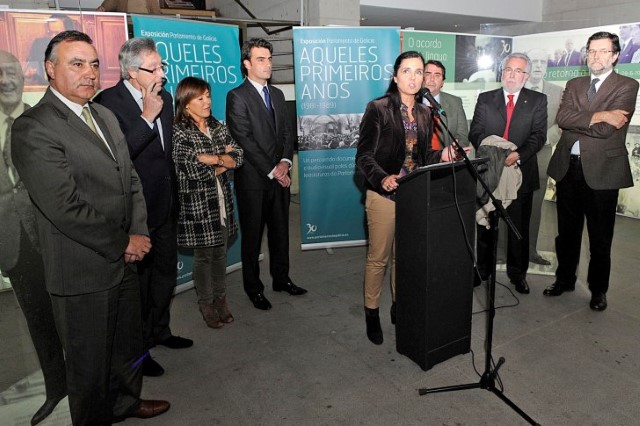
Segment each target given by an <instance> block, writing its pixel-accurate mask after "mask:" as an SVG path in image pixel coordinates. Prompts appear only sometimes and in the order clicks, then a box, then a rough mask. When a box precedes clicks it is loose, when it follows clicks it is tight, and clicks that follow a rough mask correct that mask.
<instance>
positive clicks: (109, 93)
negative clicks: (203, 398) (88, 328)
mask: <svg viewBox="0 0 640 426" xmlns="http://www.w3.org/2000/svg"><path fill="white" fill-rule="evenodd" d="M119 59H120V74H121V77H122V79H121V80H120V81H119V82H118V84H116V85H115V86H114V87H112V88H110V89H106V90H104V91H103V92H102V93H100V94H99V95H98V96H97V97H96V102H98V103H100V104H102V105H104V106H106V107H107V108H109V109H110V110H111V111H112V112H113V113H114V114H115V115H116V117H117V118H118V122H119V123H120V128H121V129H122V133H124V135H125V137H126V139H127V145H128V146H129V154H130V156H131V160H132V161H133V164H134V166H135V168H136V171H137V172H138V175H139V176H140V180H141V181H142V189H143V192H144V198H145V201H146V204H147V226H148V227H149V233H150V237H151V245H152V249H151V252H150V253H149V254H147V256H145V258H144V259H143V261H141V262H138V277H139V280H140V294H141V300H142V321H143V326H142V329H143V333H144V350H145V351H149V349H151V348H152V347H154V346H155V345H164V346H167V347H169V348H173V349H180V348H187V347H190V346H191V345H193V341H192V340H190V339H185V338H183V337H179V336H174V335H173V334H172V333H171V329H170V328H169V308H170V304H171V297H172V296H173V290H174V288H175V286H176V275H177V269H176V267H177V263H178V246H177V238H178V237H177V201H176V177H175V168H174V165H173V157H172V145H171V138H172V127H173V108H172V98H171V95H170V94H169V93H168V92H167V91H166V90H164V89H163V88H162V85H163V84H164V82H165V73H164V71H165V69H166V64H164V63H163V62H162V58H161V57H160V55H159V54H158V52H157V50H156V45H155V43H154V41H153V40H152V39H150V38H132V39H129V40H128V41H126V42H125V43H124V44H123V45H122V47H121V48H120V54H119ZM142 372H143V374H144V375H145V376H160V375H162V374H163V373H164V369H163V368H162V367H161V366H160V364H158V362H156V361H155V360H154V359H153V358H151V356H150V355H149V354H148V353H145V358H144V361H143V364H142Z"/></svg>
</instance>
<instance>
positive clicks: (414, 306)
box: [396, 163, 476, 370]
mask: <svg viewBox="0 0 640 426" xmlns="http://www.w3.org/2000/svg"><path fill="white" fill-rule="evenodd" d="M475 200H476V182H475V179H474V178H473V175H472V174H471V173H470V172H469V171H468V170H467V168H466V166H465V165H464V163H459V164H455V165H454V166H453V167H452V166H451V165H448V167H442V165H440V166H439V167H437V168H434V169H432V170H429V169H427V170H421V171H419V175H416V176H415V177H412V178H411V179H406V180H405V181H404V182H403V183H401V185H400V187H399V188H398V192H397V197H396V309H397V314H396V318H397V319H396V349H397V350H398V352H400V353H401V354H403V355H406V356H407V357H409V358H410V359H412V360H413V361H414V362H416V363H417V364H418V365H419V366H420V367H421V368H422V369H423V370H428V369H430V368H431V367H432V366H434V365H435V364H437V363H439V362H442V361H445V360H447V359H449V358H451V357H453V356H455V355H459V354H464V353H467V352H469V350H470V347H471V310H472V297H473V259H472V256H473V254H472V252H473V250H471V252H470V251H469V250H468V248H467V242H468V243H469V244H471V247H473V244H474V240H475Z"/></svg>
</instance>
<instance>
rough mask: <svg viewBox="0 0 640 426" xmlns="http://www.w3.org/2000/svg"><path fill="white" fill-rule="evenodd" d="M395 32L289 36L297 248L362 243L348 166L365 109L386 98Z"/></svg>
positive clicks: (358, 188) (358, 193)
mask: <svg viewBox="0 0 640 426" xmlns="http://www.w3.org/2000/svg"><path fill="white" fill-rule="evenodd" d="M399 33H400V32H399V30H398V29H396V28H373V27H372V28H367V27H360V28H337V27H336V28H327V27H322V28H320V27H318V28H315V27H304V28H294V29H293V46H294V61H293V62H294V67H295V81H296V88H295V91H296V109H297V116H298V150H299V152H298V162H299V164H298V165H299V177H300V224H301V242H302V249H303V250H306V249H316V248H326V247H338V246H348V245H363V244H365V243H366V235H365V228H366V222H365V217H364V202H363V200H364V194H363V189H362V188H363V185H362V179H363V178H362V176H361V175H360V174H359V173H358V172H357V170H356V166H355V154H356V145H357V142H358V135H359V127H360V121H361V119H362V115H363V113H364V110H365V107H366V105H367V103H368V102H369V101H370V100H372V99H374V98H376V97H379V96H382V95H383V94H384V92H385V91H386V89H387V87H388V85H389V80H390V79H391V77H392V75H393V63H394V61H395V59H396V57H397V56H398V54H399V53H400V42H399Z"/></svg>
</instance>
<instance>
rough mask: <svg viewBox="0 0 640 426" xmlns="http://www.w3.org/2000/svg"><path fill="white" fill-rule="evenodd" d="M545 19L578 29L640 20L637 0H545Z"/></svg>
mask: <svg viewBox="0 0 640 426" xmlns="http://www.w3.org/2000/svg"><path fill="white" fill-rule="evenodd" d="M542 17H543V20H544V21H546V22H549V23H554V24H555V28H557V29H558V30H560V29H576V28H586V27H596V26H599V25H611V24H624V23H628V22H639V21H640V3H639V2H638V1H637V0H609V1H602V0H601V1H596V0H564V1H558V0H543V15H542Z"/></svg>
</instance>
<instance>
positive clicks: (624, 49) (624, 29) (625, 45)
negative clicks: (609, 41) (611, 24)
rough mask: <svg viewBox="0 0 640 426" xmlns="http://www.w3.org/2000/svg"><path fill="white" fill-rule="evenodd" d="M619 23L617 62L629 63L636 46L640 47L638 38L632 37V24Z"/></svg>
mask: <svg viewBox="0 0 640 426" xmlns="http://www.w3.org/2000/svg"><path fill="white" fill-rule="evenodd" d="M636 25H637V24H633V25H620V55H619V56H618V63H619V64H629V63H631V61H632V59H633V55H635V53H636V51H637V50H638V48H640V45H639V44H638V43H640V40H636V39H634V32H635V31H634V28H633V27H634V26H636Z"/></svg>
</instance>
